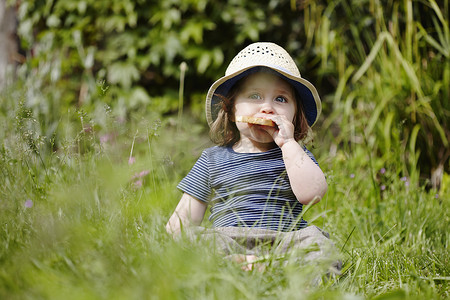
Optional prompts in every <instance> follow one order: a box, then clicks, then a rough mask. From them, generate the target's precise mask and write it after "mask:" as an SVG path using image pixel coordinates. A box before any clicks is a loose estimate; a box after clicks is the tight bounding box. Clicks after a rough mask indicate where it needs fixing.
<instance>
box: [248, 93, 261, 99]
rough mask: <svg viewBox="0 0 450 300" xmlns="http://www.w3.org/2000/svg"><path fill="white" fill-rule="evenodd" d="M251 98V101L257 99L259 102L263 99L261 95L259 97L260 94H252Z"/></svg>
mask: <svg viewBox="0 0 450 300" xmlns="http://www.w3.org/2000/svg"><path fill="white" fill-rule="evenodd" d="M249 98H250V99H257V100H260V99H262V97H261V95H259V94H251V95H250V97H249Z"/></svg>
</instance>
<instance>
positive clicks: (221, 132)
mask: <svg viewBox="0 0 450 300" xmlns="http://www.w3.org/2000/svg"><path fill="white" fill-rule="evenodd" d="M269 70H270V69H269ZM265 72H266V71H265ZM273 73H275V74H278V73H276V72H273ZM246 78H248V76H246V77H244V78H242V79H240V80H239V81H238V82H237V83H236V84H235V85H234V86H233V87H232V88H231V89H230V90H229V92H228V94H227V95H226V96H223V95H218V94H215V96H217V97H219V98H220V99H221V101H220V102H219V103H218V104H217V105H218V106H220V108H218V109H219V113H218V115H217V118H216V120H215V121H214V122H213V123H212V124H211V129H210V131H209V134H210V137H211V140H212V142H213V143H215V144H217V145H219V146H233V145H234V144H235V143H237V142H238V141H239V139H240V133H239V130H238V129H237V127H236V123H235V122H234V121H233V119H234V102H235V99H236V96H237V94H238V93H239V91H240V88H241V86H242V84H243V83H244V82H245V80H246ZM292 90H293V91H294V93H295V100H296V104H297V112H296V113H295V116H294V121H293V122H292V123H293V124H294V139H295V140H296V141H297V142H298V141H305V140H306V139H307V137H308V136H311V132H312V130H311V127H310V126H309V125H308V120H307V119H306V116H305V113H304V109H303V102H302V100H301V98H300V95H299V94H298V92H297V91H296V90H295V89H294V88H293V89H292Z"/></svg>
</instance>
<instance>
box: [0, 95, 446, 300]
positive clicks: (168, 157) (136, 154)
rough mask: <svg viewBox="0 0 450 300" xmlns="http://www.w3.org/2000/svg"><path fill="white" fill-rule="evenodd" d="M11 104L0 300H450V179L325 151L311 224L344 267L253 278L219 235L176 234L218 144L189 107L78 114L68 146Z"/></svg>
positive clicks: (0, 213) (6, 123)
mask: <svg viewBox="0 0 450 300" xmlns="http://www.w3.org/2000/svg"><path fill="white" fill-rule="evenodd" d="M8 99H9V98H3V100H4V101H3V102H2V115H1V119H0V120H1V123H2V124H1V125H2V127H3V128H5V131H4V132H2V136H1V137H2V146H1V148H0V153H1V155H0V157H1V160H0V164H1V166H0V169H1V172H2V174H1V177H0V180H1V181H0V197H1V198H0V205H1V210H0V221H1V222H0V226H1V235H0V243H1V245H0V298H1V299H448V298H449V297H450V289H449V285H448V283H449V280H450V275H449V268H450V267H449V266H450V263H449V255H448V241H449V232H448V225H449V213H448V207H449V193H448V185H449V178H448V177H444V183H443V186H442V189H441V190H440V191H437V190H433V189H426V188H425V186H421V185H419V184H418V180H415V179H414V178H409V177H405V176H402V175H401V174H403V173H402V172H401V170H399V169H398V164H390V165H386V166H385V165H382V163H381V162H382V160H380V159H377V158H374V157H372V156H371V155H370V151H367V149H366V147H365V146H364V145H361V146H359V147H353V148H351V150H348V149H347V150H345V151H344V150H339V151H337V152H336V153H335V154H333V155H331V154H330V155H324V156H323V157H317V158H318V160H319V163H320V165H321V167H322V169H323V170H324V172H325V173H326V175H327V180H328V185H329V188H328V192H327V194H326V196H325V197H324V199H322V201H321V202H320V203H319V204H317V205H315V206H313V207H309V208H308V210H307V211H306V213H305V216H304V218H305V219H306V220H308V221H309V222H310V223H312V224H315V225H317V226H319V227H321V228H323V229H324V230H326V231H328V232H329V233H330V235H331V238H332V240H333V241H334V242H335V244H336V246H337V247H338V249H339V250H340V252H341V257H342V261H343V270H342V274H341V275H339V276H336V277H335V278H330V279H328V280H325V281H323V282H322V283H321V284H319V285H313V284H311V280H310V279H311V278H312V277H313V276H314V275H315V274H317V272H319V271H318V269H317V268H316V267H314V266H306V267H305V266H304V267H300V266H296V265H292V264H287V265H286V266H269V267H268V268H266V270H265V271H264V272H258V271H250V272H245V271H242V270H241V269H240V266H239V265H238V264H237V263H233V262H231V261H228V260H224V259H223V258H222V257H221V256H220V255H219V254H217V253H215V252H213V251H211V247H210V246H211V245H208V244H207V243H206V242H197V243H193V242H189V241H187V240H183V239H182V240H179V241H174V240H173V239H172V238H171V237H170V236H168V235H167V234H166V232H165V229H164V225H165V222H167V219H168V217H169V216H170V214H171V213H172V211H173V209H174V208H175V206H176V204H177V202H178V200H179V198H180V196H181V193H180V192H179V191H177V189H176V184H177V183H178V181H179V180H180V179H181V178H182V177H183V176H184V175H185V174H186V172H188V171H189V169H190V167H191V166H192V164H193V163H194V162H195V160H196V159H197V157H198V155H199V154H200V152H201V150H202V149H203V148H204V147H208V146H209V145H210V142H209V140H208V138H207V134H206V132H205V128H204V125H201V124H197V123H196V122H194V124H192V122H191V120H190V119H188V115H187V114H186V116H185V117H186V120H182V119H171V118H167V119H162V120H161V119H157V118H155V119H153V117H152V116H141V117H137V116H135V117H134V118H130V120H129V121H128V122H123V121H122V122H119V121H116V120H111V121H110V122H109V123H108V124H109V125H108V126H104V127H102V128H100V129H98V127H96V126H89V124H90V123H89V122H87V121H86V120H87V119H88V117H89V116H87V115H83V114H80V113H79V112H77V113H75V112H73V113H72V114H73V115H72V116H68V117H67V118H71V117H73V118H74V119H78V122H63V121H61V126H64V127H63V128H62V132H64V133H65V135H64V139H61V140H60V143H59V145H60V146H59V147H56V146H55V143H54V141H53V140H52V139H51V138H47V137H45V136H43V135H42V133H40V132H39V130H38V128H39V126H37V124H38V123H39V122H38V121H36V120H35V119H34V117H33V116H31V115H29V114H27V111H26V110H24V109H23V107H22V106H21V105H20V101H9V100H8ZM69 114H70V113H69ZM74 116H75V117H74ZM179 121H181V122H183V124H188V122H190V123H189V124H191V125H190V126H188V127H186V126H177V122H179ZM317 140H319V141H320V139H317ZM318 143H319V142H317V141H316V142H315V144H316V147H318V148H319V149H318V150H320V144H318ZM322 150H323V149H322ZM313 152H314V150H313ZM322 152H323V151H322ZM367 160H371V161H370V163H369V164H367ZM367 165H369V167H366V166H367ZM361 166H364V167H361ZM204 225H205V226H209V223H208V221H207V220H205V221H204Z"/></svg>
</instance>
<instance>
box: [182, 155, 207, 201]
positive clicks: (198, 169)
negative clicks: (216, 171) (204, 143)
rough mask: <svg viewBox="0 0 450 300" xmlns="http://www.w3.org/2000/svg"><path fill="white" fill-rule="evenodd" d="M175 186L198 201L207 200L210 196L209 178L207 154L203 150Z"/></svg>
mask: <svg viewBox="0 0 450 300" xmlns="http://www.w3.org/2000/svg"><path fill="white" fill-rule="evenodd" d="M177 188H178V189H179V190H181V191H183V192H185V193H186V194H189V195H190V196H192V197H195V198H197V199H198V200H200V201H203V202H208V201H209V199H210V197H211V186H210V180H209V168H208V154H207V152H206V150H205V151H203V153H202V155H201V156H200V158H199V159H198V160H197V162H196V163H195V165H194V166H193V167H192V169H191V171H190V172H189V173H188V174H187V175H186V177H184V178H183V179H182V180H181V181H180V183H179V184H178V186H177Z"/></svg>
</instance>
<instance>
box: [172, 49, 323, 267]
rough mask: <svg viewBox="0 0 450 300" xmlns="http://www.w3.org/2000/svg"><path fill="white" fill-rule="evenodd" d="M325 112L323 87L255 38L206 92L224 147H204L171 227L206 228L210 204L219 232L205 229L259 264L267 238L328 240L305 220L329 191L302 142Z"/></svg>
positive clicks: (284, 243)
mask: <svg viewBox="0 0 450 300" xmlns="http://www.w3.org/2000/svg"><path fill="white" fill-rule="evenodd" d="M320 111H321V102H320V98H319V95H318V93H317V91H316V89H315V88H314V86H313V85H312V84H311V83H309V82H308V81H306V80H305V79H303V78H302V77H301V76H300V72H299V70H298V68H297V66H296V65H295V63H294V61H293V59H292V58H291V57H290V56H289V54H288V53H287V52H286V51H285V50H284V49H283V48H281V47H280V46H278V45H276V44H273V43H254V44H251V45H249V46H248V47H246V48H245V49H243V50H242V51H241V52H239V53H238V55H237V56H236V57H235V58H234V59H233V60H232V61H231V63H230V65H229V66H228V68H227V70H226V72H225V76H224V77H222V78H220V79H219V80H217V81H216V82H215V83H214V84H213V85H212V86H211V88H210V89H209V91H208V94H207V97H206V118H207V120H208V123H209V126H210V128H211V132H210V133H211V138H212V140H213V141H214V142H215V143H216V144H217V146H215V147H212V148H208V149H206V150H204V151H203V153H202V155H201V157H200V158H199V160H198V161H197V162H196V164H195V165H194V167H193V168H192V170H191V171H190V172H189V174H188V175H187V176H186V177H185V178H184V179H183V180H182V181H181V182H180V183H179V185H178V188H179V189H180V190H181V191H183V192H184V194H183V196H182V197H181V200H180V202H179V204H178V206H177V207H176V209H175V212H174V213H173V215H172V216H171V217H170V219H169V222H168V223H167V226H166V229H167V231H168V232H169V233H171V234H172V235H177V234H178V233H179V232H180V231H181V229H182V228H183V229H184V228H193V227H194V228H195V226H198V225H200V224H201V222H202V220H203V216H204V214H205V211H206V208H207V206H208V205H210V207H211V208H210V210H211V215H210V220H211V221H212V224H213V229H212V230H207V231H202V233H203V234H204V235H206V234H209V233H211V232H214V234H215V239H216V240H219V248H220V249H221V250H223V251H224V252H226V253H227V254H232V253H236V252H241V253H242V254H243V255H244V258H246V259H247V260H249V261H252V260H254V259H255V258H256V257H257V256H256V255H261V253H260V250H261V249H259V248H260V247H259V246H258V243H259V244H261V243H266V242H267V241H269V242H270V243H271V244H272V245H273V246H274V247H275V248H276V249H279V250H280V251H282V252H285V251H287V249H289V248H292V247H294V248H299V246H300V245H299V244H302V245H301V246H306V245H311V244H312V243H315V244H319V245H322V244H329V243H327V242H326V241H327V237H326V233H324V232H322V231H321V230H320V229H318V228H317V227H315V226H308V224H307V222H306V221H305V220H303V218H302V208H303V205H308V204H314V203H317V202H319V201H320V199H321V198H322V197H323V195H324V194H325V192H326V190H327V183H326V180H325V176H324V174H323V172H322V170H321V169H320V168H319V165H318V164H317V162H316V160H315V159H314V157H313V155H312V154H311V153H310V152H309V151H308V150H307V149H306V148H305V147H304V146H302V145H301V143H302V141H304V140H305V138H306V137H307V136H308V133H309V131H310V130H311V126H313V125H314V123H315V122H316V120H317V118H318V116H319V114H320ZM269 120H270V121H269ZM197 228H198V227H197ZM217 235H220V237H221V238H220V239H217ZM243 240H244V243H242V241H243ZM305 240H309V241H310V242H309V243H305ZM275 243H276V245H275ZM322 250H323V249H321V250H320V251H319V252H320V253H322V252H323V251H322ZM320 253H319V254H320ZM316 254H317V253H316ZM322 254H323V253H322ZM308 255H309V254H308ZM313 256H314V255H313ZM315 256H317V255H315ZM249 268H251V265H249Z"/></svg>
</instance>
